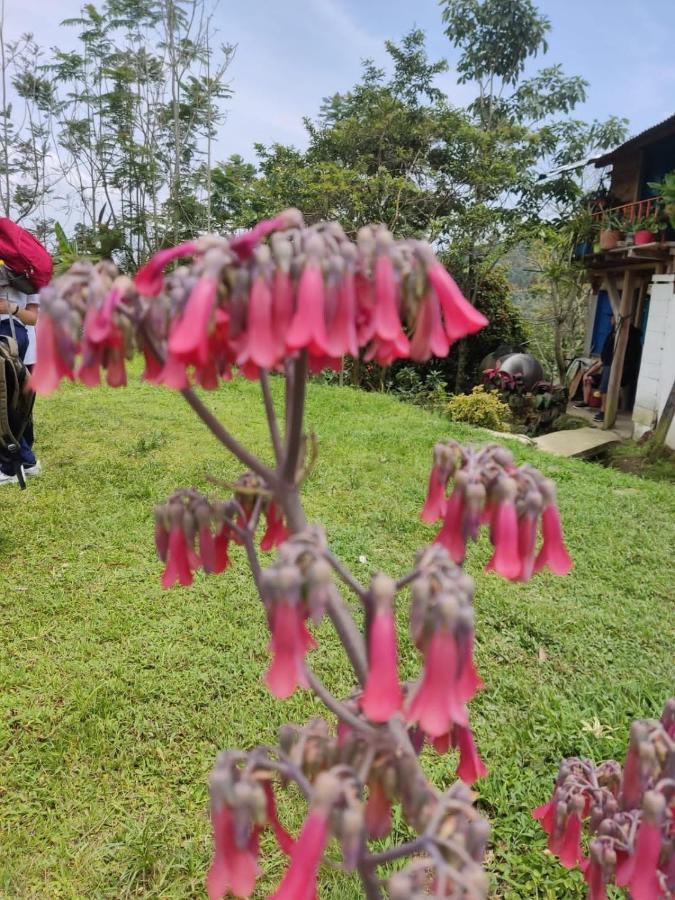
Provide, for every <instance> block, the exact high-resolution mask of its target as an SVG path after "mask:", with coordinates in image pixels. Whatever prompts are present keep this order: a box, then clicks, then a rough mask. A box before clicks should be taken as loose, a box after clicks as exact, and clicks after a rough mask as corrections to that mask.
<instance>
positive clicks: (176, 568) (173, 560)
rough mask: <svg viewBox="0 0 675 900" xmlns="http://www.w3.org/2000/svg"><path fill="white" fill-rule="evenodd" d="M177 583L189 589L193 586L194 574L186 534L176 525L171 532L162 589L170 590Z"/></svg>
mask: <svg viewBox="0 0 675 900" xmlns="http://www.w3.org/2000/svg"><path fill="white" fill-rule="evenodd" d="M177 581H178V582H180V583H181V584H182V585H183V586H184V587H188V586H189V585H191V584H192V572H191V570H190V560H189V555H188V543H187V540H186V538H185V534H184V533H183V529H182V528H180V527H179V526H177V525H174V526H172V528H171V530H170V532H169V547H168V550H167V555H166V568H165V569H164V573H163V575H162V587H165V588H170V587H171V586H172V585H174V584H175V583H176V582H177Z"/></svg>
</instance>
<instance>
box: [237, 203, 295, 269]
mask: <svg viewBox="0 0 675 900" xmlns="http://www.w3.org/2000/svg"><path fill="white" fill-rule="evenodd" d="M293 225H298V226H299V225H302V216H301V214H300V213H299V212H298V210H297V209H287V210H284V212H283V213H281V215H279V216H275V217H274V218H273V219H263V220H262V222H258V224H257V225H255V226H254V227H253V228H251V229H250V231H246V232H244V234H238V235H237V236H236V237H234V238H232V240H231V241H230V250H233V251H234V252H235V253H236V254H237V256H238V257H239V259H241V260H247V259H248V258H249V257H250V256H251V255H252V253H253V251H254V250H255V248H256V247H257V246H258V244H259V243H260V241H262V240H263V239H264V238H266V237H267V236H268V235H269V234H272V232H273V231H280V230H281V229H282V228H290V227H291V226H293Z"/></svg>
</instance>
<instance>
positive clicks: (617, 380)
mask: <svg viewBox="0 0 675 900" xmlns="http://www.w3.org/2000/svg"><path fill="white" fill-rule="evenodd" d="M634 284H635V282H634V280H633V273H632V272H631V271H630V269H629V270H628V271H627V272H626V274H625V275H624V279H623V290H622V292H621V307H620V309H619V324H618V327H617V334H616V343H615V345H614V358H613V360H612V369H611V372H610V376H609V384H608V386H607V399H606V401H605V418H604V422H603V425H602V427H603V428H604V429H608V428H611V427H612V426H613V425H614V422H615V421H616V411H617V408H618V406H619V390H620V389H621V376H622V374H623V364H624V360H625V358H626V347H627V346H628V334H629V332H630V323H631V318H632V312H633V286H634Z"/></svg>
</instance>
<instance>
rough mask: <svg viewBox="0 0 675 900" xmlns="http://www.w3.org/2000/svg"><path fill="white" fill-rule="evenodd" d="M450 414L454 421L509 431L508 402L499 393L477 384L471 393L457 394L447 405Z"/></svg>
mask: <svg viewBox="0 0 675 900" xmlns="http://www.w3.org/2000/svg"><path fill="white" fill-rule="evenodd" d="M446 410H447V413H448V416H449V417H450V418H451V419H452V420H453V421H454V422H466V423H467V424H468V425H478V426H480V427H481V428H492V429H493V430H494V431H508V430H509V418H510V411H509V407H508V404H507V403H504V402H503V401H502V400H500V399H499V397H498V396H497V394H495V393H493V392H490V391H486V390H485V388H484V387H483V385H482V384H479V385H476V387H475V388H474V389H473V390H472V391H471V393H470V394H456V395H455V396H454V397H453V398H452V399H451V400H450V402H449V403H448V405H447V406H446Z"/></svg>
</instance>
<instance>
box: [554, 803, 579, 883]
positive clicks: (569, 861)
mask: <svg viewBox="0 0 675 900" xmlns="http://www.w3.org/2000/svg"><path fill="white" fill-rule="evenodd" d="M548 848H549V850H550V851H551V853H555V854H556V856H557V857H558V859H559V860H560V862H561V864H562V865H563V866H565V868H566V869H573V868H574V867H575V866H578V865H580V864H581V863H582V862H583V859H584V855H583V853H582V852H581V819H580V818H579V816H578V814H577V813H575V812H573V813H571V814H570V815H568V816H567V818H566V819H565V823H564V826H563V827H562V829H560V833H559V834H558V833H556V830H555V829H554V831H553V834H552V835H551V836H550V838H549V842H548Z"/></svg>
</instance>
